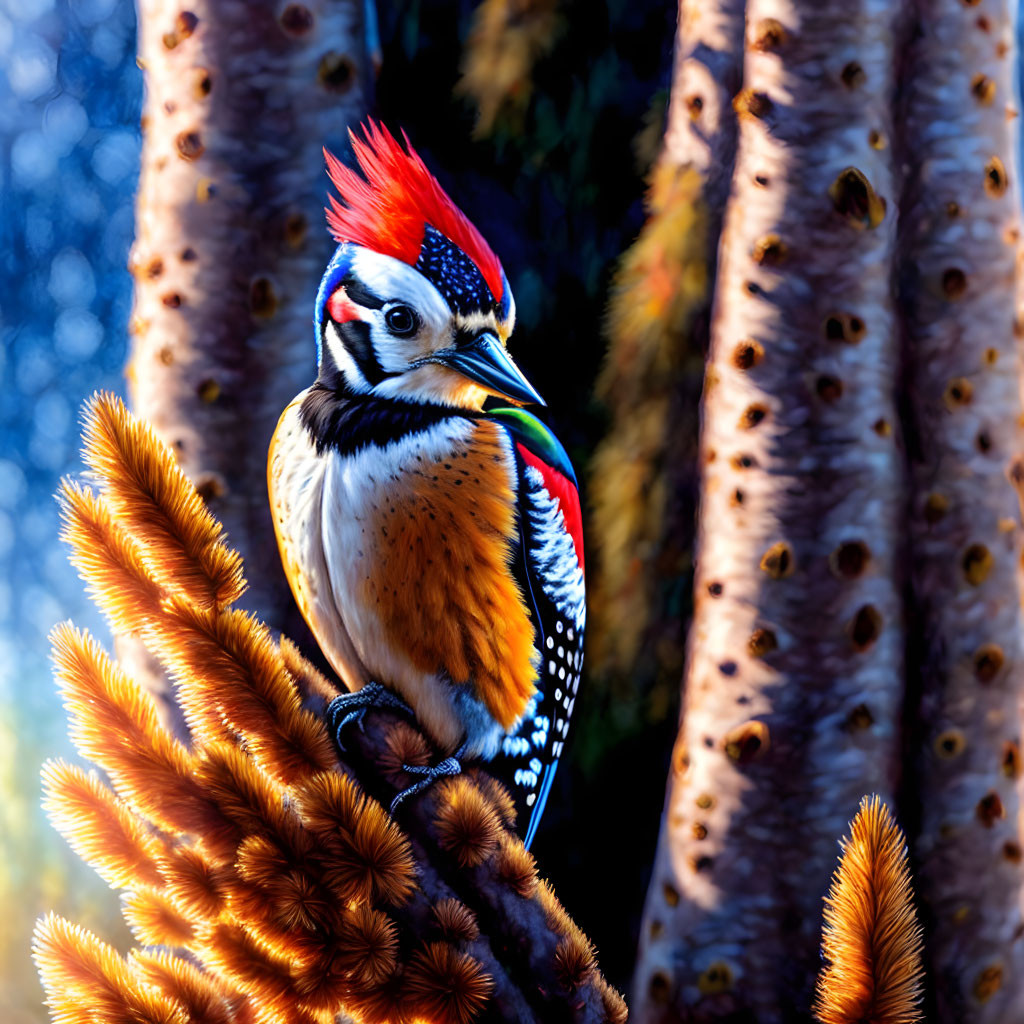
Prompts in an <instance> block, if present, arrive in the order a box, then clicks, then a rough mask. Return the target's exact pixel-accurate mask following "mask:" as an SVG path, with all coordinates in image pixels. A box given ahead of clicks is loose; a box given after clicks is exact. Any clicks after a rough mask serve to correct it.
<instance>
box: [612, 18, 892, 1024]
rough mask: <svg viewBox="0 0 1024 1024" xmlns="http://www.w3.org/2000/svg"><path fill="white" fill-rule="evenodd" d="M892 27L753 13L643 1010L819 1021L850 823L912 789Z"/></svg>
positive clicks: (643, 971) (651, 1014)
mask: <svg viewBox="0 0 1024 1024" xmlns="http://www.w3.org/2000/svg"><path fill="white" fill-rule="evenodd" d="M894 17H895V14H894V9H893V5H892V4H890V3H886V2H883V0H870V2H861V3H858V4H855V5H854V7H853V8H851V7H850V5H849V4H839V3H836V2H832V3H827V4H822V3H818V2H810V0H806V2H802V3H796V4H782V3H779V2H776V0H752V2H751V3H749V4H748V8H747V33H748V35H747V49H746V55H745V70H744V86H745V87H744V89H743V92H742V93H741V94H740V96H739V97H737V100H736V109H737V111H738V113H739V116H740V130H739V148H738V154H737V159H736V166H735V171H734V175H733V184H732V192H731V196H730V200H729V205H728V208H727V211H726V217H725V227H724V230H723V235H722V242H721V250H720V252H721V256H720V265H719V274H718V283H717V290H716V298H715V307H714V314H713V321H712V330H711V353H710V364H709V368H708V372H707V378H706V384H705V404H704V425H703V436H702V443H701V454H702V459H703V479H702V504H701V511H700V518H699V540H698V564H697V577H696V581H695V621H694V626H693V631H692V634H691V640H690V652H689V665H688V669H687V676H686V689H685V697H684V702H685V713H684V721H683V725H682V728H681V731H680V734H679V737H678V740H677V745H676V749H675V752H674V755H673V767H672V773H671V776H670V780H669V792H668V797H667V804H666V810H665V814H664V818H663V821H662V832H661V837H660V840H659V847H658V852H657V856H656V862H655V867H654V875H653V878H652V882H651V887H650V890H649V893H648V900H647V907H646V912H645V919H644V923H643V930H642V934H641V947H640V954H639V960H638V966H637V973H636V977H635V989H634V998H633V1000H632V1006H633V1012H634V1020H637V1021H639V1022H642V1024H646V1022H652V1021H669V1020H680V1019H682V1020H687V1021H706V1020H714V1019H730V1020H748V1019H749V1020H755V1019H756V1020H757V1021H759V1022H760V1024H769V1022H783V1021H792V1020H798V1019H805V1018H806V1015H807V1013H808V1011H809V1007H810V1005H811V1002H812V993H811V989H812V984H813V978H814V974H815V971H816V968H817V966H818V952H817V944H818V937H819V927H820V906H821V902H820V901H821V897H822V895H823V894H824V892H825V890H826V889H827V886H828V882H829V877H830V875H831V871H832V865H833V862H834V855H835V850H836V845H835V844H836V838H837V837H838V836H839V835H840V834H841V833H842V831H843V829H844V826H845V823H846V821H847V820H848V819H849V818H850V817H851V816H852V814H853V813H854V811H855V810H856V808H857V805H858V803H859V801H860V798H861V796H862V795H863V794H864V793H865V792H872V791H874V792H878V793H880V794H883V795H884V796H886V797H887V798H890V799H891V794H892V791H893V788H894V784H895V781H896V774H897V760H898V754H899V716H900V709H901V703H902V699H903V693H902V683H901V680H902V668H903V647H904V632H903V624H902V621H901V603H900V583H899V574H898V569H897V555H898V551H897V548H898V543H899V519H900V514H901V512H902V503H903V490H904V488H903V480H902V476H903V474H902V468H901V464H902V456H901V454H900V452H899V449H898V447H897V444H896V439H895V435H894V425H895V422H896V411H895V408H894V399H893V381H894V376H895V366H896V360H897V336H896V327H895V318H894V310H893V304H892V298H891V287H890V273H891V268H892V255H893V247H894V239H895V219H896V218H895V216H894V209H895V196H896V189H895V183H894V180H893V170H892V153H891V150H890V149H889V148H888V139H889V138H890V136H891V126H890V100H891V95H892V90H893V80H892V74H893V65H894V52H893V28H894V26H893V22H894Z"/></svg>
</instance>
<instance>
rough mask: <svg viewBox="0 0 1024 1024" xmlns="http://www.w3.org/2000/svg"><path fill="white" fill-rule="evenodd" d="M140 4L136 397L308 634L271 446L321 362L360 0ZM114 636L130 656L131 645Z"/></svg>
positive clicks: (355, 73) (282, 614) (296, 631)
mask: <svg viewBox="0 0 1024 1024" xmlns="http://www.w3.org/2000/svg"><path fill="white" fill-rule="evenodd" d="M138 8H139V54H140V63H141V64H142V65H143V67H144V68H145V70H146V87H147V93H146V105H145V111H144V115H143V121H142V124H143V131H144V143H143V152H142V174H141V179H140V183H139V196H138V204H137V235H136V240H135V245H134V247H133V250H132V256H131V266H132V271H133V273H134V276H135V308H134V316H133V318H132V323H131V329H132V334H133V344H132V352H131V360H130V363H129V366H128V369H127V376H128V384H129V393H130V396H131V401H132V405H133V408H134V409H135V411H136V412H138V413H139V414H140V415H141V416H143V417H145V418H146V419H147V420H149V422H150V423H152V424H153V426H154V427H155V428H156V431H157V433H158V435H159V436H160V437H161V439H163V440H164V441H166V442H167V443H168V444H169V445H171V447H172V448H173V449H174V451H175V452H176V454H177V456H178V459H179V461H180V464H181V465H182V467H183V468H184V469H185V471H186V472H187V474H188V475H189V477H190V478H191V479H192V480H193V481H194V482H195V484H196V486H197V487H198V488H199V491H200V493H201V494H202V495H203V497H204V498H206V500H207V502H208V503H209V506H210V508H211V509H212V510H213V511H214V513H215V514H216V515H217V516H218V517H219V518H220V519H221V520H222V521H223V522H224V524H225V526H226V528H227V530H228V532H229V533H230V536H231V541H232V543H233V544H234V545H235V546H236V547H237V548H238V549H239V550H240V551H241V552H242V554H243V556H244V557H245V559H246V561H247V562H248V563H249V564H250V565H253V566H258V567H259V571H258V572H257V573H255V574H254V575H253V577H252V585H251V590H250V592H249V595H248V596H247V598H246V600H245V603H246V604H247V605H248V606H249V607H251V608H254V609H259V611H260V612H261V614H262V615H263V616H264V617H265V618H266V619H267V620H268V621H269V622H272V623H274V624H275V625H276V626H278V627H280V628H284V629H286V630H288V631H289V632H291V633H292V634H293V635H296V636H305V632H304V627H303V626H302V625H301V620H300V619H299V617H298V615H297V613H296V612H294V611H293V607H292V603H291V597H290V594H289V590H288V586H287V583H286V582H285V579H284V574H283V572H282V571H281V569H280V562H279V559H278V556H277V547H276V544H275V541H274V533H273V527H272V524H271V520H270V510H269V504H268V502H267V501H266V500H265V495H266V483H265V480H266V454H267V447H268V444H269V442H270V436H271V434H272V433H273V429H274V425H275V424H276V422H277V418H278V416H279V415H280V413H281V410H282V409H284V407H285V406H286V405H287V404H288V402H289V401H290V400H291V399H292V398H293V397H294V396H295V394H297V393H298V392H299V391H300V390H301V389H302V387H303V386H304V385H305V383H307V382H308V380H309V378H310V375H311V374H312V373H313V372H314V368H315V352H316V349H315V339H314V337H313V332H312V328H311V316H312V309H313V302H314V299H315V296H316V288H317V284H318V282H319V280H320V275H321V273H322V271H323V267H324V266H325V264H326V262H327V259H328V258H329V255H330V251H331V243H330V240H329V238H328V236H327V232H326V230H325V228H324V223H323V205H324V198H325V195H326V178H325V176H324V170H323V156H322V153H321V147H322V146H324V145H327V146H328V147H330V148H331V149H333V150H334V151H335V152H338V151H343V150H344V149H345V147H346V146H347V141H346V135H345V132H346V129H347V128H348V127H349V126H350V125H352V126H354V125H355V124H356V123H357V121H358V119H359V118H360V117H361V116H362V115H363V113H364V112H365V109H366V104H367V91H368V90H367V87H368V83H369V75H370V71H369V70H368V69H369V59H368V56H367V54H366V51H365V41H364V37H363V24H362V18H363V3H362V0H341V2H337V3H331V2H328V0H308V2H306V3H304V4H298V3H291V4H284V3H279V2H277V0H273V2H272V0H216V2H214V0H195V2H190V3H189V4H188V5H187V8H186V7H182V6H179V5H176V4H172V3H168V2H167V0H139V3H138ZM120 653H121V655H122V657H124V658H126V660H129V661H131V662H132V664H133V667H136V668H140V667H141V666H140V660H139V659H140V657H142V655H141V654H140V652H139V651H137V650H133V649H131V648H129V649H128V650H126V649H125V647H124V645H121V648H120ZM149 678H151V679H152V678H153V677H152V675H150V676H149Z"/></svg>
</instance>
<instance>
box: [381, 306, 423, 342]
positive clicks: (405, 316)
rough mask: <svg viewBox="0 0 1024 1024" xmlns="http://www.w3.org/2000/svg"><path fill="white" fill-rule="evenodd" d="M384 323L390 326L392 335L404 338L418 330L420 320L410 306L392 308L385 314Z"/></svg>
mask: <svg viewBox="0 0 1024 1024" xmlns="http://www.w3.org/2000/svg"><path fill="white" fill-rule="evenodd" d="M384 323H386V324H387V325H388V330H389V331H390V332H391V333H392V334H397V335H399V336H400V337H402V336H405V335H407V334H412V333H413V331H415V330H416V328H417V327H418V326H419V318H418V317H417V316H416V313H415V311H414V310H412V309H410V308H409V307H408V306H392V307H391V309H389V310H388V311H387V312H386V313H385V314H384Z"/></svg>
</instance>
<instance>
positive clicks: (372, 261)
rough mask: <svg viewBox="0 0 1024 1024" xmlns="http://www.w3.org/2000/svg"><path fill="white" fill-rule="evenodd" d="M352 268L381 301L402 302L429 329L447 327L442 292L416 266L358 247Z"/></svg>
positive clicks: (430, 330)
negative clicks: (412, 310) (414, 311)
mask: <svg viewBox="0 0 1024 1024" xmlns="http://www.w3.org/2000/svg"><path fill="white" fill-rule="evenodd" d="M352 270H353V272H354V273H355V276H356V277H357V278H358V279H359V281H360V282H361V283H362V284H363V285H364V286H365V287H366V289H367V290H368V291H371V292H373V294H374V295H376V296H377V297H378V298H379V299H383V300H384V302H402V303H405V304H407V305H409V306H412V307H413V309H415V310H416V312H417V313H419V315H420V319H421V320H422V321H423V325H424V327H426V328H427V330H428V332H431V333H437V332H439V331H441V330H442V329H447V327H448V323H449V321H450V320H451V315H452V314H451V310H450V309H449V308H448V303H447V302H445V301H444V298H443V296H442V295H441V293H440V292H439V291H438V290H437V289H436V288H435V287H434V286H433V285H432V284H431V283H430V282H429V281H428V280H427V279H426V278H425V277H424V276H423V275H422V274H421V273H420V272H419V271H418V270H416V269H415V268H413V267H410V266H409V265H408V264H407V263H403V262H402V261H401V260H396V259H395V258H394V257H393V256H383V255H381V253H379V252H373V251H372V250H370V249H364V248H359V249H357V250H356V254H355V257H354V258H353V260H352Z"/></svg>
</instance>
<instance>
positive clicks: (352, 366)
mask: <svg viewBox="0 0 1024 1024" xmlns="http://www.w3.org/2000/svg"><path fill="white" fill-rule="evenodd" d="M324 340H325V341H326V342H327V351H328V352H329V353H330V355H331V358H332V359H333V360H334V365H335V366H336V367H337V368H338V369H339V370H340V371H341V372H342V374H343V375H344V377H345V380H346V381H347V382H348V385H349V387H351V388H352V390H353V391H361V392H367V391H369V390H370V383H369V381H368V380H367V379H366V378H365V377H364V376H363V374H362V371H361V370H360V369H359V367H358V366H357V365H356V361H355V360H354V359H353V358H352V353H351V352H349V350H348V349H347V348H346V347H345V343H344V342H343V341H342V340H341V336H340V335H339V334H338V325H337V324H336V323H334V321H333V320H328V322H327V326H326V328H325V329H324Z"/></svg>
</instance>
